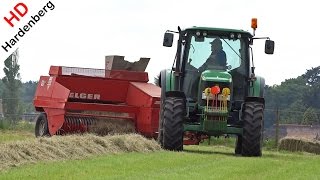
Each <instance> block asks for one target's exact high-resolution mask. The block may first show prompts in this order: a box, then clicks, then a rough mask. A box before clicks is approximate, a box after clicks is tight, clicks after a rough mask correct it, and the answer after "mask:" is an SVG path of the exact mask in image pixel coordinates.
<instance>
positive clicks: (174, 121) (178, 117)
mask: <svg viewBox="0 0 320 180" xmlns="http://www.w3.org/2000/svg"><path fill="white" fill-rule="evenodd" d="M163 111H164V112H163V148H164V149H167V150H170V151H182V150H183V120H184V116H185V114H186V113H185V112H186V108H185V101H184V99H182V98H178V97H168V98H166V99H165V101H164V110H163Z"/></svg>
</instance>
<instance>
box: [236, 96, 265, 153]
mask: <svg viewBox="0 0 320 180" xmlns="http://www.w3.org/2000/svg"><path fill="white" fill-rule="evenodd" d="M263 110H264V105H263V104H262V103H260V102H246V103H245V104H244V111H243V114H242V115H243V118H242V119H243V135H242V151H241V154H242V155H243V156H261V155H262V152H261V151H262V137H263V136H262V128H263Z"/></svg>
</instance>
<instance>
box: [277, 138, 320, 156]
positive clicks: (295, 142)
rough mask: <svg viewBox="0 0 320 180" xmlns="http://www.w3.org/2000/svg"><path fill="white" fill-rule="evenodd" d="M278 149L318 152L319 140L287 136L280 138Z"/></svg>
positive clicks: (319, 152) (319, 147)
mask: <svg viewBox="0 0 320 180" xmlns="http://www.w3.org/2000/svg"><path fill="white" fill-rule="evenodd" d="M279 149H280V150H286V151H291V152H296V151H298V152H309V153H314V154H320V141H317V140H308V139H302V138H294V137H287V138H283V139H281V140H280V145H279Z"/></svg>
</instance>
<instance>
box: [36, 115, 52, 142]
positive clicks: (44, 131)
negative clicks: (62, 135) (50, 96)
mask: <svg viewBox="0 0 320 180" xmlns="http://www.w3.org/2000/svg"><path fill="white" fill-rule="evenodd" d="M35 135H36V137H43V136H50V133H49V128H48V120H47V116H46V114H45V113H40V114H39V115H38V116H37V121H36V127H35Z"/></svg>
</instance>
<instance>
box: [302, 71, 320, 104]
mask: <svg viewBox="0 0 320 180" xmlns="http://www.w3.org/2000/svg"><path fill="white" fill-rule="evenodd" d="M303 77H304V79H305V83H306V85H307V86H308V87H309V88H308V90H307V91H306V92H305V94H304V96H303V101H304V103H305V104H306V106H307V107H314V108H317V109H319V108H320V103H319V102H320V66H318V67H316V68H311V69H309V70H307V72H306V73H305V74H303Z"/></svg>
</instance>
